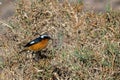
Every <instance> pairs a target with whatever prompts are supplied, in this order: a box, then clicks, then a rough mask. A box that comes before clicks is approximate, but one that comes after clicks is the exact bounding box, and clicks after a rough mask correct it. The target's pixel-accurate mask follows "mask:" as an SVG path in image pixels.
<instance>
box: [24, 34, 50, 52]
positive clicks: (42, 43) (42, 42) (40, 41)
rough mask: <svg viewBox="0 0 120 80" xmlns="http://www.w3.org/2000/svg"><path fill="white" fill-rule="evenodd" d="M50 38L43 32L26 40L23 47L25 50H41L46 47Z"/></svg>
mask: <svg viewBox="0 0 120 80" xmlns="http://www.w3.org/2000/svg"><path fill="white" fill-rule="evenodd" d="M51 39H52V38H51V37H50V36H49V35H47V34H43V35H40V36H39V37H38V38H36V39H34V40H32V41H30V42H28V43H27V44H26V45H25V46H24V47H25V49H27V50H32V51H41V50H42V49H44V48H46V47H47V45H48V43H49V40H51Z"/></svg>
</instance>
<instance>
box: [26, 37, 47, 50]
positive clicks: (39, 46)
mask: <svg viewBox="0 0 120 80" xmlns="http://www.w3.org/2000/svg"><path fill="white" fill-rule="evenodd" d="M48 41H49V40H48V39H44V40H42V41H40V42H38V43H36V44H33V45H32V46H30V47H28V49H29V50H33V51H39V50H42V49H44V48H45V47H46V46H47V44H48Z"/></svg>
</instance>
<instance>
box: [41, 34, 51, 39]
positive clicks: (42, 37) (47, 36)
mask: <svg viewBox="0 0 120 80" xmlns="http://www.w3.org/2000/svg"><path fill="white" fill-rule="evenodd" d="M40 38H41V39H52V38H51V37H50V36H49V35H45V34H44V35H41V36H40Z"/></svg>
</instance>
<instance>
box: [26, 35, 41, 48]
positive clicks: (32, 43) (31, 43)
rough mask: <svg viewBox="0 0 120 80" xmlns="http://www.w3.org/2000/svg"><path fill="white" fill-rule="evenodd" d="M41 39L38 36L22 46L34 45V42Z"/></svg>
mask: <svg viewBox="0 0 120 80" xmlns="http://www.w3.org/2000/svg"><path fill="white" fill-rule="evenodd" d="M41 40H42V38H41V37H38V38H36V39H34V40H32V41H30V42H29V43H27V44H26V45H25V46H24V47H29V46H31V45H34V44H36V43H38V42H40V41H41Z"/></svg>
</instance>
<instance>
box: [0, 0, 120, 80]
mask: <svg viewBox="0 0 120 80" xmlns="http://www.w3.org/2000/svg"><path fill="white" fill-rule="evenodd" d="M82 8H83V4H82V3H81V2H80V3H77V4H74V3H73V4H72V3H69V2H67V1H65V2H62V3H61V2H58V1H57V0H43V1H42V0H31V1H29V0H19V1H18V2H17V4H16V15H15V16H14V17H13V18H12V20H10V23H9V25H10V26H11V27H12V28H11V29H13V30H14V32H15V33H13V32H12V31H13V30H10V29H9V31H8V32H7V34H2V38H0V41H1V44H0V49H2V53H3V54H2V55H1V57H0V61H1V62H0V80H14V79H16V80H119V79H120V12H114V11H109V12H106V13H94V12H85V11H83V10H82ZM38 33H39V34H43V33H47V34H49V35H51V36H52V38H53V39H54V40H53V41H52V42H50V44H49V46H48V48H47V50H45V51H42V52H41V53H42V54H44V55H45V57H40V58H39V60H38V61H35V60H34V59H33V58H32V57H33V56H32V57H31V54H30V53H31V52H24V53H23V54H19V51H21V50H22V49H23V48H22V45H24V43H26V42H28V41H30V40H31V39H34V38H36V37H37V36H39V35H38ZM35 57H37V56H35Z"/></svg>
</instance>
